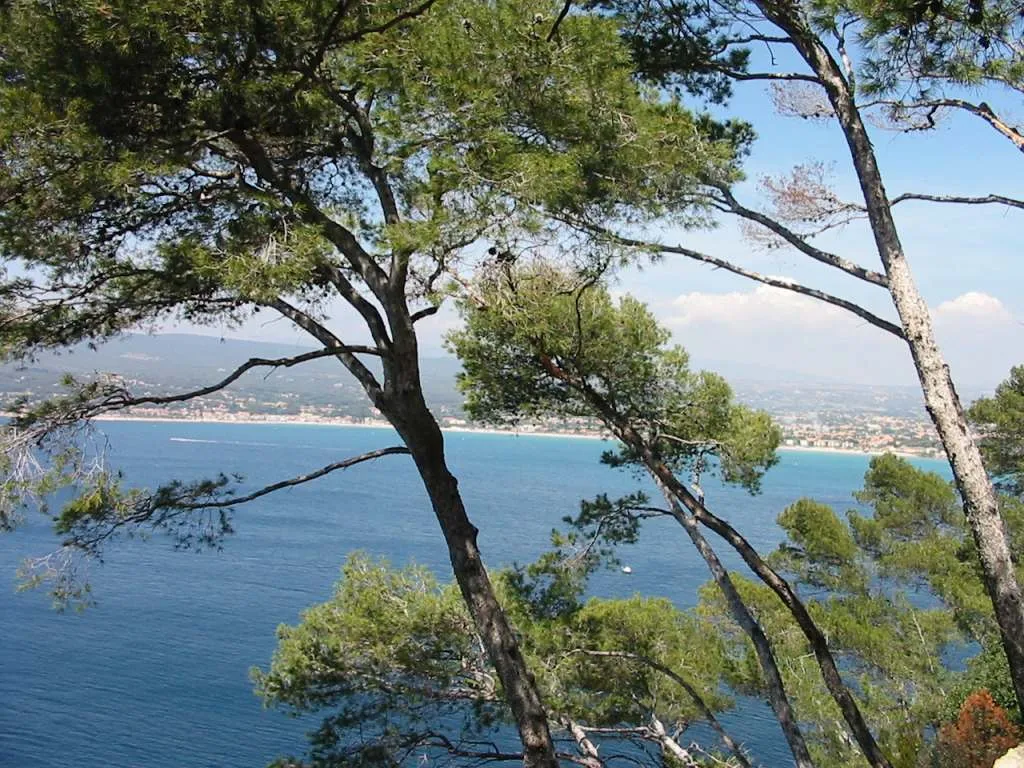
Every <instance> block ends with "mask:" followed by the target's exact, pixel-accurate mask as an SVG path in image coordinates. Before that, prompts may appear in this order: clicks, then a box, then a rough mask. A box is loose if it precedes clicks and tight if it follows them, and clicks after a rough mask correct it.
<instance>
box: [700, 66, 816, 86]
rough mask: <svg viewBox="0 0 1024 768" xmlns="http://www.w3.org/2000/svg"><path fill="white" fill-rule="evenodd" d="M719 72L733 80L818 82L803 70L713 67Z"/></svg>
mask: <svg viewBox="0 0 1024 768" xmlns="http://www.w3.org/2000/svg"><path fill="white" fill-rule="evenodd" d="M715 69H717V70H718V71H719V72H721V73H722V74H723V75H726V76H727V77H730V78H732V79H733V80H741V81H742V80H773V81H779V80H789V81H798V82H804V83H819V82H820V80H818V78H817V77H815V76H814V75H807V74H804V73H803V72H738V71H736V70H734V69H726V68H724V67H715Z"/></svg>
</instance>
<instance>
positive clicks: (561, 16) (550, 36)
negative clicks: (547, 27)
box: [547, 0, 572, 43]
mask: <svg viewBox="0 0 1024 768" xmlns="http://www.w3.org/2000/svg"><path fill="white" fill-rule="evenodd" d="M571 8H572V0H565V5H563V6H562V10H561V11H559V12H558V18H557V19H555V23H554V24H552V25H551V31H550V32H548V36H547V42H549V43H550V42H551V41H552V40H554V39H555V35H557V34H558V27H559V25H560V24H561V23H562V21H563V20H564V19H565V17H566V16H568V15H569V10H570V9H571Z"/></svg>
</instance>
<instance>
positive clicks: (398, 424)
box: [377, 315, 558, 768]
mask: <svg viewBox="0 0 1024 768" xmlns="http://www.w3.org/2000/svg"><path fill="white" fill-rule="evenodd" d="M406 317H408V316H407V315H406ZM398 319H399V321H401V320H402V318H398ZM396 325H397V324H396ZM408 329H409V331H410V333H409V334H400V333H396V334H395V344H394V347H393V348H392V351H391V354H390V355H389V358H390V359H389V361H387V362H386V363H385V388H384V393H383V395H382V396H381V397H380V398H378V402H377V406H378V407H379V408H380V410H381V412H382V413H384V415H385V416H387V418H388V420H389V421H390V422H391V424H392V425H393V426H394V427H395V429H396V430H398V433H399V435H401V437H402V439H403V440H404V441H405V444H406V447H408V448H409V451H410V453H411V454H412V457H413V460H414V461H415V462H416V468H417V469H418V470H419V474H420V477H421V478H422V480H423V485H424V487H425V488H426V490H427V495H428V496H429V497H430V503H431V506H432V507H433V509H434V514H435V515H436V517H437V521H438V523H440V525H441V530H442V532H443V533H444V539H445V543H446V544H447V545H448V556H449V558H450V560H451V564H452V571H453V572H454V574H455V580H456V581H457V582H458V585H459V589H460V591H461V592H462V598H463V600H465V602H466V606H467V607H468V608H469V612H470V615H471V616H472V617H473V621H474V623H475V624H476V628H477V632H478V633H479V634H480V638H481V640H482V641H483V644H484V647H485V649H486V651H487V655H488V657H489V658H490V660H491V663H492V664H494V667H495V670H496V671H497V673H498V678H499V679H500V680H501V685H502V688H503V689H504V693H505V699H506V701H507V702H508V704H509V706H510V708H511V709H512V713H513V715H514V717H515V720H516V726H517V727H518V730H519V737H520V739H521V741H522V743H523V755H524V760H523V764H524V766H526V768H558V760H557V758H556V757H555V749H554V745H553V744H552V741H551V733H550V729H549V727H548V720H547V714H546V712H545V710H544V706H543V704H542V703H541V699H540V694H539V692H538V691H537V686H536V683H535V681H534V678H533V675H531V674H530V672H529V670H528V669H527V667H526V661H525V659H523V656H522V653H521V652H520V650H519V643H518V641H517V640H516V636H515V633H514V632H513V630H512V627H511V626H510V625H509V623H508V619H507V618H506V617H505V612H504V611H503V610H502V608H501V605H500V604H499V603H498V599H497V597H496V596H495V594H494V587H493V586H492V584H491V581H490V578H489V577H488V575H487V570H486V569H485V568H484V564H483V560H482V558H481V556H480V550H479V548H478V547H477V541H476V539H477V533H478V531H477V528H476V526H474V525H473V524H472V522H470V519H469V516H468V515H467V514H466V507H465V505H464V504H463V501H462V495H461V494H460V493H459V484H458V481H457V480H456V479H455V477H454V476H453V475H452V473H451V472H450V471H449V470H448V466H447V463H446V461H445V455H444V436H443V435H442V434H441V429H440V427H439V426H438V424H437V421H436V420H435V419H434V417H433V414H431V412H430V409H429V408H428V407H427V404H426V402H425V401H424V399H423V391H422V387H421V386H420V378H419V362H418V359H417V353H416V345H415V337H414V336H412V335H411V322H410V323H409V326H408Z"/></svg>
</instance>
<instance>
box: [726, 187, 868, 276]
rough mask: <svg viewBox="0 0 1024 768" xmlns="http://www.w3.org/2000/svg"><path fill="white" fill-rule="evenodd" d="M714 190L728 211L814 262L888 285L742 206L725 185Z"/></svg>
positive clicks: (778, 223)
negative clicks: (765, 231) (766, 230)
mask: <svg viewBox="0 0 1024 768" xmlns="http://www.w3.org/2000/svg"><path fill="white" fill-rule="evenodd" d="M716 189H717V190H718V191H719V193H720V194H721V195H722V200H723V202H724V203H725V205H726V206H727V207H728V209H729V211H731V212H732V213H734V214H735V215H737V216H740V217H741V218H744V219H747V220H748V221H752V222H755V223H756V224H760V225H761V226H762V227H764V228H765V229H768V230H769V231H771V232H773V233H774V234H776V235H777V236H778V237H780V238H782V240H783V241H785V242H786V243H789V244H790V245H791V246H793V247H794V248H796V249H797V250H798V251H800V252H801V253H803V254H804V255H805V256H810V257H811V258H812V259H814V260H815V261H819V262H821V263H822V264H827V265H828V266H830V267H835V268H836V269H838V270H840V271H842V272H845V273H846V274H848V275H851V276H853V277H856V278H857V279H859V280H863V281H865V282H867V283H871V284H873V285H878V286H882V287H885V286H886V285H888V280H887V279H886V277H885V275H883V274H880V273H878V272H874V271H872V270H870V269H867V268H865V267H862V266H860V265H859V264H856V263H854V262H852V261H849V260H848V259H844V258H842V257H841V256H837V255H836V254H834V253H829V252H828V251H823V250H822V249H821V248H816V247H815V246H813V245H811V244H810V243H809V242H807V239H806V237H804V236H802V235H800V234H798V233H797V232H794V231H793V230H792V229H789V228H788V227H786V226H784V225H783V224H782V223H780V222H779V221H777V220H776V219H773V218H772V217H770V216H767V215H765V214H763V213H760V212H758V211H755V210H753V209H751V208H747V207H746V206H745V205H742V204H741V203H740V202H739V201H738V200H737V199H736V198H735V196H733V194H732V192H731V191H730V190H729V188H728V187H726V186H725V185H722V186H718V187H716ZM855 213H856V214H857V215H860V213H859V211H855Z"/></svg>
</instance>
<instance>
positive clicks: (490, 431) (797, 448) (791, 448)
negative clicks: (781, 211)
mask: <svg viewBox="0 0 1024 768" xmlns="http://www.w3.org/2000/svg"><path fill="white" fill-rule="evenodd" d="M96 420H97V421H150V422H173V423H178V422H181V423H197V424H285V425H303V426H319V427H352V428H355V429H392V427H391V425H390V424H389V423H388V422H386V421H383V420H367V421H345V420H342V419H315V420H313V419H296V418H294V417H291V418H289V417H275V416H268V417H266V418H253V417H246V418H217V417H203V418H195V417H189V418H180V419H179V418H172V417H168V416H121V415H114V414H106V415H103V416H99V417H97V419H96ZM441 431H443V432H445V433H449V434H460V433H465V434H477V435H511V436H513V437H515V436H522V437H558V438H564V439H573V440H611V439H612V437H611V435H610V434H607V433H605V434H600V433H596V432H549V431H544V430H529V429H518V430H513V429H497V428H494V427H472V426H462V425H458V426H442V427H441ZM778 450H779V451H785V452H787V453H838V454H847V455H851V456H881V455H882V454H885V453H892V454H894V455H896V456H901V457H903V458H908V459H914V458H926V459H927V458H940V457H935V456H929V455H927V454H921V453H913V452H911V451H900V450H870V451H868V450H861V449H859V448H829V447H826V446H814V445H780V446H779V448H778Z"/></svg>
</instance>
